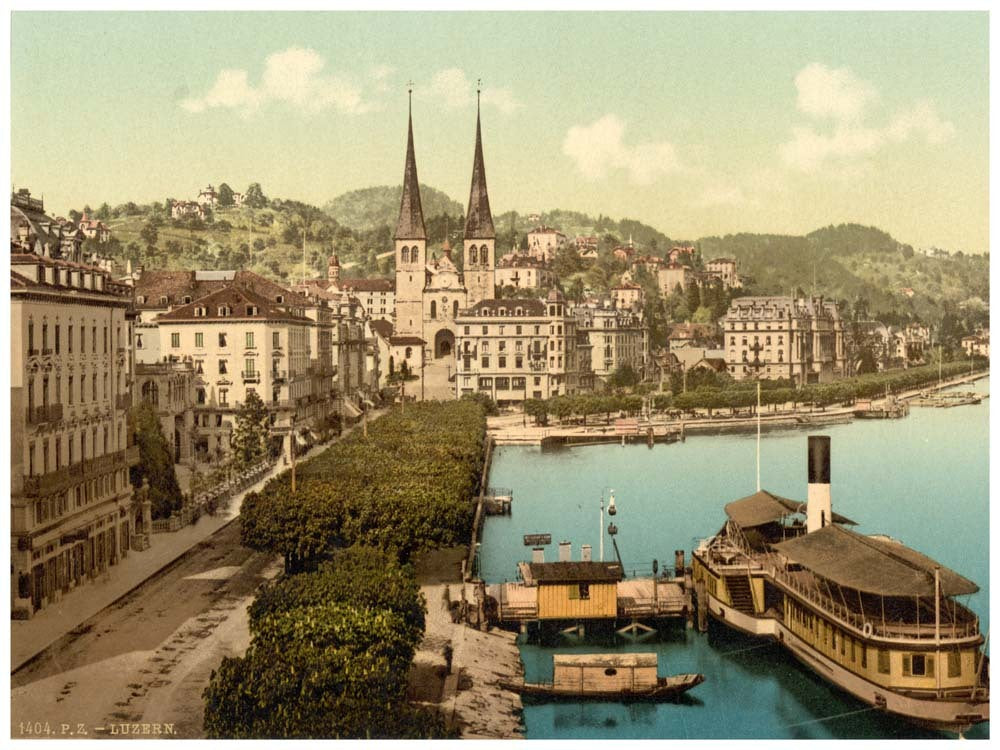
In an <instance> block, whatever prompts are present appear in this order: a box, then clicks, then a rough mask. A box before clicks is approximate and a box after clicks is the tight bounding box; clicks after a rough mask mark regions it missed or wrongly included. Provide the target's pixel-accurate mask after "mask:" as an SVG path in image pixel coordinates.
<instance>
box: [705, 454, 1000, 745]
mask: <svg viewBox="0 0 1000 750" xmlns="http://www.w3.org/2000/svg"><path fill="white" fill-rule="evenodd" d="M808 466H809V488H808V498H807V502H806V503H801V502H796V501H794V500H789V499H787V498H783V497H778V496H777V495H773V494H771V493H769V492H766V491H763V490H759V491H758V492H757V493H756V494H753V495H751V496H749V497H746V498H743V499H741V500H736V501H735V502H732V503H729V504H728V505H727V506H726V509H725V510H726V515H727V520H726V523H725V525H724V526H723V528H722V529H721V530H720V531H719V533H718V534H716V535H715V536H713V537H711V538H709V539H706V540H704V541H702V542H701V544H700V545H699V546H698V548H697V549H696V550H695V552H694V553H693V559H692V578H693V580H694V583H695V587H696V591H697V592H698V595H699V606H707V609H708V612H709V614H710V615H711V616H712V617H713V618H715V619H716V620H718V621H720V622H722V623H725V624H726V625H728V626H729V627H732V628H734V629H736V630H740V631H743V632H745V633H749V634H751V635H757V636H766V637H771V638H774V639H776V640H777V641H778V642H780V643H781V644H782V645H783V646H784V647H785V648H787V649H788V650H789V651H790V652H791V653H792V654H793V655H794V656H795V657H796V658H797V659H799V661H801V662H802V663H803V664H805V665H806V666H808V667H810V668H811V669H812V670H813V671H815V672H816V673H817V674H819V675H820V676H821V677H823V678H824V679H826V680H828V681H830V682H832V683H833V684H834V685H836V686H837V687H839V688H841V689H843V690H845V691H847V692H848V693H850V694H852V695H854V696H855V697H857V698H858V699H860V700H862V701H864V702H865V703H867V704H869V705H871V706H874V707H876V708H878V709H881V710H884V711H886V712H889V713H892V714H896V715H898V716H901V717H904V718H906V719H908V720H910V721H912V722H915V723H917V724H920V725H923V726H929V727H931V728H935V729H942V730H948V731H955V732H963V731H965V730H966V729H968V728H969V727H971V726H972V725H974V724H977V723H979V722H983V721H987V720H989V663H988V657H986V656H985V655H984V654H983V652H982V646H983V636H982V634H981V633H980V630H979V618H978V617H976V615H975V614H974V613H973V612H972V611H970V610H969V609H968V607H967V606H965V605H964V604H963V603H961V602H960V601H959V598H960V597H967V596H968V595H970V594H973V593H975V592H976V591H978V590H979V589H978V586H976V584H975V583H973V582H972V581H969V580H968V579H966V578H963V577H962V576H961V575H959V574H958V573H955V572H954V571H952V570H949V569H948V568H946V567H944V566H942V565H940V564H939V563H937V562H935V561H934V560H932V559H930V558H929V557H926V556H925V555H923V554H921V553H919V552H917V551H915V550H913V549H910V548H908V547H906V546H905V545H903V544H902V543H900V542H898V541H896V540H894V539H891V538H889V537H885V536H865V535H862V534H859V533H857V532H855V531H853V530H851V529H850V528H848V527H850V526H854V525H856V524H855V523H854V522H853V521H851V520H850V519H848V518H844V517H843V516H840V515H838V514H836V513H833V511H832V508H831V499H830V439H829V438H828V437H825V436H811V437H810V438H809V461H808Z"/></svg>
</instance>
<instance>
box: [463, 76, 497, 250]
mask: <svg viewBox="0 0 1000 750" xmlns="http://www.w3.org/2000/svg"><path fill="white" fill-rule="evenodd" d="M479 95H480V90H479V89H478V88H477V89H476V155H475V157H474V159H473V162H472V188H471V190H470V191H469V210H468V211H466V214H465V239H467V240H492V239H496V236H497V235H496V231H495V230H494V229H493V214H492V213H490V196H489V194H488V193H487V192H486V167H485V166H484V165H483V139H482V135H481V129H480V125H479Z"/></svg>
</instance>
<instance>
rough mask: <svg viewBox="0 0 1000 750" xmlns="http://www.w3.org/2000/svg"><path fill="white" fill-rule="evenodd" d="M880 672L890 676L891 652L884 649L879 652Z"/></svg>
mask: <svg viewBox="0 0 1000 750" xmlns="http://www.w3.org/2000/svg"><path fill="white" fill-rule="evenodd" d="M878 671H879V674H889V652H888V651H887V650H886V649H884V648H880V649H879V650H878Z"/></svg>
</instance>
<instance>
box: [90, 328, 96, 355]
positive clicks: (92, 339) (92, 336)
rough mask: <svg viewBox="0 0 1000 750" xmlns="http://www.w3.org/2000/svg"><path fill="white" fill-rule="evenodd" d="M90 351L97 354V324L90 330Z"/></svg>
mask: <svg viewBox="0 0 1000 750" xmlns="http://www.w3.org/2000/svg"><path fill="white" fill-rule="evenodd" d="M90 351H91V352H92V353H93V354H97V326H94V327H93V329H92V330H91V332H90Z"/></svg>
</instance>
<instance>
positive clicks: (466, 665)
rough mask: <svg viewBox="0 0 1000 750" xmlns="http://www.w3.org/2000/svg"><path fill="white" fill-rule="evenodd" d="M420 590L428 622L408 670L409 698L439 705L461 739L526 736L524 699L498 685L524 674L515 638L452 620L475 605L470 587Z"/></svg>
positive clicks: (452, 585) (442, 586) (456, 585)
mask: <svg viewBox="0 0 1000 750" xmlns="http://www.w3.org/2000/svg"><path fill="white" fill-rule="evenodd" d="M420 590H421V591H422V592H423V594H424V597H425V598H426V600H427V618H426V628H425V631H424V639H423V641H422V642H421V644H420V648H419V649H418V650H417V652H416V654H415V655H414V658H413V665H412V667H411V672H410V685H411V688H410V690H411V699H415V700H417V701H420V702H422V703H425V704H431V705H435V706H436V707H437V708H438V709H439V710H440V711H441V712H442V713H443V714H444V717H445V720H446V721H447V722H448V724H449V725H450V726H452V727H455V728H456V729H457V730H458V732H459V735H460V736H461V737H462V738H463V739H514V738H520V737H523V736H524V729H523V725H522V721H521V712H522V705H521V697H520V696H519V695H518V694H517V693H512V692H510V691H509V690H503V689H502V688H501V687H500V680H502V679H503V680H511V679H517V678H518V677H520V676H521V675H523V674H524V670H523V667H522V665H521V656H520V653H519V651H518V647H517V643H516V636H515V635H514V634H513V633H509V632H507V631H504V630H498V629H496V628H494V629H492V630H489V631H483V630H477V629H475V628H472V627H470V626H468V625H466V624H464V622H462V621H461V620H460V621H459V622H455V621H454V619H455V618H453V617H452V613H453V612H460V611H461V609H462V603H463V602H468V603H472V602H475V587H474V586H473V585H472V584H461V583H450V584H432V585H424V586H421V587H420ZM463 593H464V595H465V598H464V599H463V598H462V594H463ZM463 619H464V618H463ZM449 655H450V663H449Z"/></svg>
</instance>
